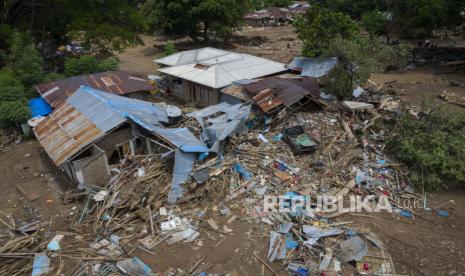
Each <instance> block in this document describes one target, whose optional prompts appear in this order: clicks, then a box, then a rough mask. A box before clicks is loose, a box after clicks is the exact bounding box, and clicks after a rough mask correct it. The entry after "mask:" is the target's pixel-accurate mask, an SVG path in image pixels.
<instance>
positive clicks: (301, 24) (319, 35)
mask: <svg viewBox="0 0 465 276" xmlns="http://www.w3.org/2000/svg"><path fill="white" fill-rule="evenodd" d="M295 26H296V28H297V33H298V36H299V38H300V39H301V40H302V41H303V43H304V46H303V54H304V55H306V56H310V57H313V56H318V55H320V54H321V53H322V51H323V50H324V49H326V48H327V47H328V46H329V43H330V41H331V40H332V39H334V38H335V37H338V36H339V37H341V38H343V39H349V40H350V39H353V38H354V37H355V36H356V35H357V34H358V33H359V30H358V26H357V24H356V23H355V22H354V21H353V20H352V19H350V17H349V16H347V15H344V14H342V13H340V12H333V11H331V10H329V9H327V8H321V7H319V6H313V7H312V8H311V9H308V10H307V12H306V13H305V15H304V16H303V17H302V18H299V19H298V20H297V21H296V23H295Z"/></svg>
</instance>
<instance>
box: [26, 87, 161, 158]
mask: <svg viewBox="0 0 465 276" xmlns="http://www.w3.org/2000/svg"><path fill="white" fill-rule="evenodd" d="M168 107H169V106H168V105H166V104H157V103H150V102H144V101H141V100H136V99H131V98H126V97H122V96H118V95H114V94H110V93H105V92H103V91H99V90H96V89H93V88H90V87H88V86H81V87H80V88H79V89H78V90H77V91H76V92H75V93H74V94H73V95H72V96H71V97H69V98H68V99H66V100H65V102H64V103H63V104H61V105H60V106H58V107H57V108H56V109H55V111H53V113H51V114H50V115H49V116H48V117H47V118H46V119H45V120H43V121H42V122H40V123H39V124H38V125H37V126H36V127H35V128H34V132H35V134H36V137H37V139H38V140H39V142H40V144H41V145H42V147H43V148H44V149H45V151H46V152H47V154H48V155H49V156H50V158H51V159H52V160H53V162H54V163H55V164H56V165H57V166H60V165H61V164H63V163H64V162H65V161H66V160H67V159H69V158H72V157H73V156H74V155H75V154H76V153H78V152H79V151H80V150H82V149H84V148H85V147H86V146H88V145H90V144H91V143H93V142H95V141H96V140H97V139H99V138H100V137H102V136H104V135H105V133H108V132H110V131H112V130H113V129H115V128H117V127H119V126H121V125H122V124H123V123H125V122H127V121H128V120H131V121H133V122H134V123H136V124H138V125H140V126H141V127H143V128H145V129H147V130H151V131H153V130H154V129H156V126H158V125H159V124H160V123H167V122H168V120H169V119H168V115H167V108H168Z"/></svg>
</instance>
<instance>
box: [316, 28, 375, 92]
mask: <svg viewBox="0 0 465 276" xmlns="http://www.w3.org/2000/svg"><path fill="white" fill-rule="evenodd" d="M373 51H374V49H373V48H372V45H371V43H370V41H369V40H367V39H362V38H359V39H352V40H348V39H343V38H341V37H337V38H335V39H333V40H331V41H330V43H329V45H328V48H327V49H326V50H324V52H323V55H324V56H335V57H338V65H337V66H336V68H335V69H334V70H333V71H332V72H331V74H330V76H329V77H330V81H329V82H328V84H327V89H328V91H329V92H330V93H332V94H334V95H336V96H338V97H339V98H341V99H342V98H348V97H350V96H351V95H352V90H353V89H354V88H355V86H356V85H357V84H362V83H365V82H366V80H367V79H368V78H369V77H370V74H371V73H372V72H377V71H379V70H380V66H381V65H380V64H379V63H378V61H377V60H376V59H374V58H373V56H372V55H370V52H373Z"/></svg>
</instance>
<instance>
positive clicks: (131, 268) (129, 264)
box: [116, 257, 152, 276]
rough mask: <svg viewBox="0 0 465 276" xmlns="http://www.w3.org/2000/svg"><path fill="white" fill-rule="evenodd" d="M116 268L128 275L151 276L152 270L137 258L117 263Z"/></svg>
mask: <svg viewBox="0 0 465 276" xmlns="http://www.w3.org/2000/svg"><path fill="white" fill-rule="evenodd" d="M116 266H117V267H118V268H119V269H121V270H122V271H123V272H125V273H126V274H128V275H141V276H144V275H147V276H148V275H151V273H152V269H151V268H150V267H149V266H148V265H146V264H145V263H144V262H142V261H141V260H140V259H139V258H137V257H134V258H132V259H125V260H121V261H118V262H117V263H116Z"/></svg>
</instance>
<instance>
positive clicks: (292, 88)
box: [244, 77, 320, 112]
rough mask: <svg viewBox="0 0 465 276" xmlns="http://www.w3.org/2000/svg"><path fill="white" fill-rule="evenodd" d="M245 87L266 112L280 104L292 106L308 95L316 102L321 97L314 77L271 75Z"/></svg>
mask: <svg viewBox="0 0 465 276" xmlns="http://www.w3.org/2000/svg"><path fill="white" fill-rule="evenodd" d="M244 88H245V90H247V92H249V94H250V96H251V97H252V99H253V100H254V101H255V104H256V105H258V107H259V108H260V109H261V110H262V111H264V112H268V111H270V110H272V109H274V108H275V107H278V106H280V105H285V106H286V107H290V106H292V105H293V104H295V103H297V102H298V101H300V100H301V99H303V98H304V97H307V96H308V97H310V98H312V99H314V100H315V101H316V102H317V100H318V98H319V97H320V88H319V85H318V82H317V80H316V79H314V78H299V79H286V78H280V77H269V78H265V79H263V80H261V81H258V82H255V83H251V84H247V85H245V86H244Z"/></svg>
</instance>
